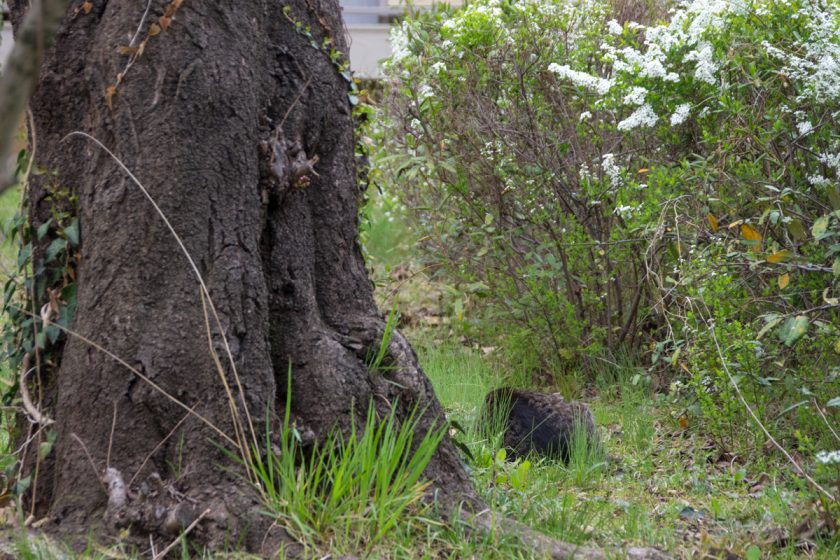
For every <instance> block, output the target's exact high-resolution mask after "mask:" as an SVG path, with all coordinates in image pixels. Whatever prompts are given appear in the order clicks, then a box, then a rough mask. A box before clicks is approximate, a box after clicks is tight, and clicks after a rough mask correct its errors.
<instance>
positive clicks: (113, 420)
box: [105, 400, 117, 467]
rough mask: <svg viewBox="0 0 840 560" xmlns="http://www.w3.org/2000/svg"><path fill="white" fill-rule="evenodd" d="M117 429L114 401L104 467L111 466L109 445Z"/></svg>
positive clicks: (112, 441)
mask: <svg viewBox="0 0 840 560" xmlns="http://www.w3.org/2000/svg"><path fill="white" fill-rule="evenodd" d="M116 427H117V401H116V400H115V401H114V415H113V417H112V418H111V435H110V436H108V455H106V456H105V466H106V467H110V466H111V445H112V444H113V443H114V429H116Z"/></svg>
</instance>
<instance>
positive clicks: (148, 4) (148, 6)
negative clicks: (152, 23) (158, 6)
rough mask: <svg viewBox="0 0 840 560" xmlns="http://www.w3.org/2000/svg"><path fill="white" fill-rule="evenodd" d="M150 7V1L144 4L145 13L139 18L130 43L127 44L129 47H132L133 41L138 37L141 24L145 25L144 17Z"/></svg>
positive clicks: (141, 27)
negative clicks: (138, 23)
mask: <svg viewBox="0 0 840 560" xmlns="http://www.w3.org/2000/svg"><path fill="white" fill-rule="evenodd" d="M151 7H152V0H149V1H148V2H146V11H145V12H143V17H141V18H140V25H138V26H137V31H135V32H134V36H133V37H132V38H131V41H129V42H128V46H129V47H133V46H134V41H136V40H137V37H138V36H139V35H140V30H142V29H143V24H144V23H146V16H148V15H149V8H151Z"/></svg>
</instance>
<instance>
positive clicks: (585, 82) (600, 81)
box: [548, 62, 613, 95]
mask: <svg viewBox="0 0 840 560" xmlns="http://www.w3.org/2000/svg"><path fill="white" fill-rule="evenodd" d="M548 70H549V71H550V72H553V73H555V74H557V77H558V78H560V79H562V80H569V81H570V82H572V83H573V84H575V85H576V86H580V87H582V88H585V89H588V90H592V91H594V92H596V93H598V94H599V95H606V94H607V92H609V91H610V88H611V87H612V86H613V82H612V80H607V79H605V78H600V77H598V76H593V75H591V74H587V73H586V72H580V71H578V70H572V69H571V68H570V67H569V65H567V64H564V65H562V66H561V65H559V64H557V63H556V62H552V63H551V64H549V65H548Z"/></svg>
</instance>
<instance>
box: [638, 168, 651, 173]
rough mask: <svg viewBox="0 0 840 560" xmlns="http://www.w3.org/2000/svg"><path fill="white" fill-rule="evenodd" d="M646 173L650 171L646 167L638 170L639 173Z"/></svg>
mask: <svg viewBox="0 0 840 560" xmlns="http://www.w3.org/2000/svg"><path fill="white" fill-rule="evenodd" d="M648 171H650V170H649V169H648V168H647V167H642V168H641V169H639V173H647V172H648Z"/></svg>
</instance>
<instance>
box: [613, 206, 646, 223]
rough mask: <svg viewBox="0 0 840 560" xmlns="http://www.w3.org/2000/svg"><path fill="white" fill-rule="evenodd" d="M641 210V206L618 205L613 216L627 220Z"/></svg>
mask: <svg viewBox="0 0 840 560" xmlns="http://www.w3.org/2000/svg"><path fill="white" fill-rule="evenodd" d="M641 209H642V205H641V204H639V205H638V206H632V205H624V204H620V205H618V206H616V207H615V210H613V214H615V215H616V216H619V217H620V218H621V219H622V220H629V219H630V218H632V217H633V216H634V215H635V214H637V213H638V212H639V211H640V210H641Z"/></svg>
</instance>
